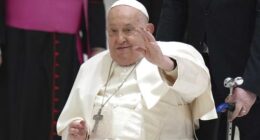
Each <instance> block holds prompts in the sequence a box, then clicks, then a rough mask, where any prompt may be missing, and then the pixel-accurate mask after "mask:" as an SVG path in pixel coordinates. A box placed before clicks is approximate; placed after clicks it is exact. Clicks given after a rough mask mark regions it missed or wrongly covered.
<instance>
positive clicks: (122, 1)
mask: <svg viewBox="0 0 260 140" xmlns="http://www.w3.org/2000/svg"><path fill="white" fill-rule="evenodd" d="M119 5H127V6H131V7H133V8H135V9H137V10H139V11H140V12H142V13H143V14H144V15H145V16H146V17H147V18H148V19H149V15H148V12H147V10H146V8H145V7H144V5H143V4H142V3H140V2H138V1H137V0H117V1H116V2H114V4H112V6H111V7H110V9H109V11H110V10H111V9H112V8H113V7H116V6H119Z"/></svg>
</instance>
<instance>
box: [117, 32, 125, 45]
mask: <svg viewBox="0 0 260 140" xmlns="http://www.w3.org/2000/svg"><path fill="white" fill-rule="evenodd" d="M125 41H126V36H125V34H124V33H119V34H118V43H124V42H125Z"/></svg>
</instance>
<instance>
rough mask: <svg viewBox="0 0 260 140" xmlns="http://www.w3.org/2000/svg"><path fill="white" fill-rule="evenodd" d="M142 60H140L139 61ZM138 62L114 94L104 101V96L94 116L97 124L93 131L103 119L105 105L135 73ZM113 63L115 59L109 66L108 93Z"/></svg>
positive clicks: (93, 130) (94, 130)
mask: <svg viewBox="0 0 260 140" xmlns="http://www.w3.org/2000/svg"><path fill="white" fill-rule="evenodd" d="M139 62H140V61H139ZM139 62H137V63H136V64H135V65H134V67H133V68H132V70H131V71H130V72H129V74H128V75H127V76H126V77H125V79H124V80H123V81H122V83H121V84H120V85H119V86H118V87H117V89H116V90H115V91H114V92H113V94H112V95H111V96H110V97H109V98H108V99H107V100H106V101H104V98H103V99H102V104H101V107H100V108H99V110H98V113H97V114H95V115H94V116H93V120H95V124H94V127H93V129H92V132H93V133H95V132H96V131H97V128H98V124H99V122H100V121H101V120H102V119H103V115H102V114H101V113H102V109H103V107H104V106H105V105H106V104H107V103H108V101H109V100H110V99H111V98H112V97H113V96H114V95H115V94H116V93H117V92H118V91H119V89H120V88H121V87H122V86H123V85H124V83H125V82H126V80H127V79H128V77H129V76H130V75H131V74H132V73H133V71H134V70H135V68H136V66H137V65H138V63H139ZM112 65H113V61H112V62H111V64H110V68H109V72H108V78H107V81H106V84H105V90H104V94H105V93H106V89H107V85H108V82H109V80H110V79H111V77H112V73H111V69H112ZM104 96H105V95H104ZM104 96H103V97H104Z"/></svg>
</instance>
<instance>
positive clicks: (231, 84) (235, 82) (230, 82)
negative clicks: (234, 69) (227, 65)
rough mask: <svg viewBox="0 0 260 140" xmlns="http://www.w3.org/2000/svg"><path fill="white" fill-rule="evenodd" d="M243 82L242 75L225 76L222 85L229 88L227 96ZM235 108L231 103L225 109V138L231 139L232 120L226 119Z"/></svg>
mask: <svg viewBox="0 0 260 140" xmlns="http://www.w3.org/2000/svg"><path fill="white" fill-rule="evenodd" d="M243 82H244V80H243V78H242V77H236V78H234V79H233V78H230V77H228V78H226V79H225V80H224V86H225V87H226V88H229V96H231V95H232V93H233V89H234V88H235V87H237V86H239V85H242V84H243ZM234 109H235V105H234V104H233V105H232V104H231V105H229V108H228V109H227V135H226V139H227V140H232V132H233V131H232V129H233V128H232V122H230V121H228V118H229V116H230V115H231V111H234Z"/></svg>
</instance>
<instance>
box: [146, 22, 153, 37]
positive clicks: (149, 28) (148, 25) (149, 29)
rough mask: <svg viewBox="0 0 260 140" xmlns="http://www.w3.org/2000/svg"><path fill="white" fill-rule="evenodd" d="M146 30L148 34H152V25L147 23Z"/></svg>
mask: <svg viewBox="0 0 260 140" xmlns="http://www.w3.org/2000/svg"><path fill="white" fill-rule="evenodd" d="M146 30H147V31H148V32H150V33H151V34H153V32H154V25H153V24H152V23H147V25H146Z"/></svg>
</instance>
